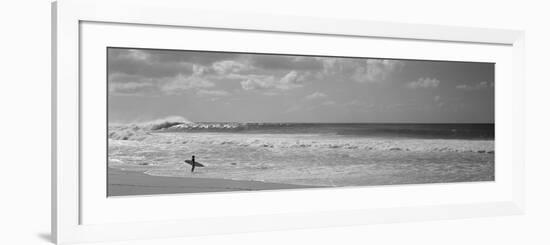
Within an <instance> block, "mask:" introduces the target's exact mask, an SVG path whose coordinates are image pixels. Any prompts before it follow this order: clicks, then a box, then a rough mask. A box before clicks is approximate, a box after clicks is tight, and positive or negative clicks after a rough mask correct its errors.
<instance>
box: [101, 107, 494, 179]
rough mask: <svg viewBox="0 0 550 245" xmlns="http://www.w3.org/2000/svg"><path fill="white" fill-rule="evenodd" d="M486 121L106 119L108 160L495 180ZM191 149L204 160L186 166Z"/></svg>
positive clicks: (233, 172)
mask: <svg viewBox="0 0 550 245" xmlns="http://www.w3.org/2000/svg"><path fill="white" fill-rule="evenodd" d="M493 132H494V126H493V125H424V124H423V125H417V124H388V125H386V124H316V123H307V124H304V123H299V124H298V123H234V122H229V123H227V122H206V123H194V122H189V121H187V120H183V119H177V118H175V119H171V120H166V119H165V120H157V121H154V122H148V123H129V124H111V125H109V132H108V138H109V141H108V143H109V147H108V148H109V157H108V159H109V162H108V164H109V167H112V168H118V169H122V170H131V171H140V172H144V173H146V174H148V175H154V176H172V177H190V178H217V179H220V178H221V179H231V180H254V181H265V182H273V183H286V184H300V185H312V186H362V185H386V184H418V183H443V182H470V181H493V180H494V136H493ZM191 155H195V156H196V158H197V161H199V162H201V163H203V164H205V165H206V167H205V168H201V169H198V171H196V172H194V173H191V172H190V169H189V165H187V164H183V161H184V160H186V159H190V158H191Z"/></svg>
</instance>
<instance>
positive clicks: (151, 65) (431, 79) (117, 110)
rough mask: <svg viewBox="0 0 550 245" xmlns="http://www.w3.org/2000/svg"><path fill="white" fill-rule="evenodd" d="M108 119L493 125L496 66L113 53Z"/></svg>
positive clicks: (138, 51)
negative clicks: (169, 118) (171, 118)
mask: <svg viewBox="0 0 550 245" xmlns="http://www.w3.org/2000/svg"><path fill="white" fill-rule="evenodd" d="M107 59H108V71H107V73H108V81H107V82H108V90H109V93H108V94H109V95H108V96H109V103H108V107H109V112H108V113H109V122H117V123H126V122H136V121H147V120H154V119H159V118H163V117H168V116H182V117H185V118H187V119H188V120H190V121H195V122H344V123H349V122H392V123H407V122H409V123H493V122H494V64H490V63H466V62H445V61H418V60H388V59H374V58H369V59H365V58H338V57H313V56H293V55H266V54H245V53H224V52H200V51H199V52H197V51H173V50H149V49H123V48H108V58H107Z"/></svg>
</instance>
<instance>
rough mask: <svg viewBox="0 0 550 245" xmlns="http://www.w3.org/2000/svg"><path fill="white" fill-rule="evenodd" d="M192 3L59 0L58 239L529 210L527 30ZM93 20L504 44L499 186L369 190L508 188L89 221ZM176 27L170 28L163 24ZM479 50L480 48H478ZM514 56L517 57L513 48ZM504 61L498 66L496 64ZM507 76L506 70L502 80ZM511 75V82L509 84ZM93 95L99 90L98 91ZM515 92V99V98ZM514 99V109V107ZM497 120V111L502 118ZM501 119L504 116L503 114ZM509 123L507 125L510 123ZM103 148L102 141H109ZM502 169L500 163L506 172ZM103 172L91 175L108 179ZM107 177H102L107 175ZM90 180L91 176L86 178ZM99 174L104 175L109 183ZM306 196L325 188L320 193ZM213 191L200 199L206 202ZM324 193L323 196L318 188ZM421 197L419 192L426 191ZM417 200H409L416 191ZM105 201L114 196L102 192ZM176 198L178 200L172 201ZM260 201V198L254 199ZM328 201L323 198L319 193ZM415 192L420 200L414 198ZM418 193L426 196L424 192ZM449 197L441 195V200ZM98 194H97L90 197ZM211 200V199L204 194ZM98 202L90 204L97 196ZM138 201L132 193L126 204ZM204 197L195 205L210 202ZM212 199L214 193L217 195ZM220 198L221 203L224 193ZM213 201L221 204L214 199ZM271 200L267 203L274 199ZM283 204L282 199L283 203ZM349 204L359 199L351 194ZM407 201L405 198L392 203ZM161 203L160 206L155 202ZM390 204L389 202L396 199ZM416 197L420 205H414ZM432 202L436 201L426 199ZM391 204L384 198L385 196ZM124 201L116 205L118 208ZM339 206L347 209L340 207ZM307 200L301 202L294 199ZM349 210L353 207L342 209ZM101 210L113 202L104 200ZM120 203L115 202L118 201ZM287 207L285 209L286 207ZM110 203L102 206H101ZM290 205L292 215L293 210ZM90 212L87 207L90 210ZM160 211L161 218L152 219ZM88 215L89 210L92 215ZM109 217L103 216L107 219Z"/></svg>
mask: <svg viewBox="0 0 550 245" xmlns="http://www.w3.org/2000/svg"><path fill="white" fill-rule="evenodd" d="M185 5H186V4H185V3H183V2H181V1H163V2H162V3H160V2H154V1H148V0H134V1H123V0H116V1H107V0H95V1H92V0H78V1H77V0H61V1H57V2H54V3H53V4H52V30H53V33H52V39H53V40H52V45H53V47H52V59H53V60H52V64H53V66H52V237H53V240H54V241H55V242H56V243H58V244H61V243H76V242H94V241H115V240H127V239H152V238H165V237H177V236H188V235H200V234H222V233H233V232H249V231H265V230H277V229H296V228H313V227H326V226H338V225H354V224H377V223H392V222H408V221H419V220H436V219H452V218H465V217H482V216H495V215H514V214H521V213H523V211H524V157H523V155H524V153H523V145H524V144H523V138H524V136H523V135H524V133H523V130H524V129H523V125H524V122H523V120H524V119H523V112H524V98H523V90H524V80H523V79H524V78H523V73H524V71H523V69H524V68H523V66H524V61H523V57H524V51H523V50H524V47H523V46H524V34H523V32H522V31H518V30H496V29H483V28H469V27H449V26H438V25H419V24H405V23H388V22H376V21H357V20H334V19H323V18H309V17H298V16H268V15H256V14H250V13H237V12H209V11H198V10H189V11H185V13H186V14H185V15H182V14H181V13H182V10H185V9H186V6H185ZM86 23H111V24H112V23H114V24H124V25H132V26H136V28H140V27H142V28H150V27H169V28H190V29H200V30H212V31H241V32H251V33H255V32H261V33H267V34H273V35H277V34H278V33H280V34H292V35H312V36H318V37H341V38H376V39H381V40H406V41H407V40H408V41H415V40H416V41H429V42H438V43H442V45H445V43H447V44H448V45H453V44H473V45H478V46H480V47H482V46H483V45H487V47H489V46H501V47H505V48H503V49H505V51H503V52H506V55H503V57H504V58H503V59H506V60H507V61H506V62H507V68H510V69H506V71H505V72H506V74H505V75H509V76H506V78H502V77H503V76H500V78H502V80H503V81H506V82H507V83H506V84H507V85H506V86H501V87H502V89H500V88H498V85H497V90H496V97H497V107H498V106H499V105H498V101H500V100H502V101H512V99H513V103H509V104H506V106H507V110H498V108H497V110H496V111H497V114H498V113H499V112H501V113H500V116H503V117H505V118H507V119H510V120H507V123H506V126H505V127H507V128H505V129H504V128H502V130H506V131H507V133H506V135H505V136H506V137H500V138H499V137H498V132H497V138H496V139H497V142H496V145H497V147H498V145H499V144H500V143H499V142H503V143H502V144H501V145H506V148H505V149H509V150H507V151H505V152H506V155H498V154H500V153H498V151H497V156H496V157H497V158H496V159H497V161H498V160H499V159H503V161H502V162H504V161H506V166H504V167H503V168H505V169H506V171H505V172H506V173H504V174H503V175H502V176H504V178H501V179H500V180H503V181H500V180H499V175H498V174H497V176H496V183H495V184H493V185H491V186H485V185H484V186H476V185H475V184H471V185H460V186H454V185H445V186H435V187H430V185H422V186H395V187H391V188H370V189H368V190H365V191H368V192H369V193H371V194H372V195H375V194H374V192H376V193H378V194H377V195H380V196H391V195H396V194H397V195H405V193H407V192H408V193H410V192H412V191H414V192H417V193H424V194H425V195H427V196H428V195H430V194H432V193H436V192H432V191H437V192H439V193H442V192H444V191H462V192H468V191H470V190H471V189H480V190H481V191H479V192H478V193H477V195H479V196H482V195H483V194H485V193H484V192H483V190H484V188H487V189H486V191H487V192H489V191H491V190H493V189H492V188H497V187H498V190H499V191H500V192H501V193H500V194H499V195H495V196H494V197H492V198H491V199H482V198H479V199H471V200H468V199H466V200H460V201H457V200H452V199H449V200H447V201H446V202H442V201H441V202H438V201H437V200H435V201H431V202H422V200H418V202H415V201H414V200H409V202H405V203H403V204H402V205H388V206H387V207H381V206H370V207H367V206H364V207H361V206H353V205H348V206H346V205H344V204H338V203H328V204H326V205H325V206H326V207H325V208H324V209H323V208H318V209H312V210H311V211H305V210H306V208H302V209H299V208H296V209H295V210H290V209H291V207H287V205H280V206H282V207H281V210H277V209H276V208H275V207H273V208H271V209H270V208H266V209H264V210H259V211H258V212H257V213H240V214H239V213H238V212H236V213H237V214H235V213H231V214H230V213H224V212H227V211H223V210H222V211H220V212H219V213H216V214H215V215H210V216H206V215H202V216H201V215H200V214H199V215H195V216H194V217H187V218H185V217H184V216H181V217H179V216H178V215H175V217H176V218H174V219H167V218H166V217H169V216H166V215H165V216H163V214H162V213H150V214H147V215H144V216H143V217H141V218H140V219H134V220H133V219H128V218H127V217H125V216H124V215H126V216H131V215H132V213H131V212H130V211H131V210H130V211H129V212H128V213H124V214H120V213H119V214H120V215H119V216H117V217H115V218H111V219H109V217H103V219H96V220H94V221H93V222H83V220H86V219H83V216H86V215H83V213H84V211H83V210H84V208H85V207H86V208H87V207H90V206H95V204H99V203H100V201H102V200H96V199H98V197H89V195H87V194H86V193H87V192H86V191H84V190H85V188H83V182H85V181H87V180H83V176H87V175H89V174H90V172H89V171H87V170H89V169H90V168H83V167H82V165H81V162H82V158H83V156H82V155H81V154H80V153H81V151H82V138H81V135H82V114H83V107H82V103H81V102H82V97H81V96H82V94H84V93H89V91H82V87H81V83H80V82H81V80H82V79H83V75H82V74H81V69H83V64H82V59H83V57H81V54H82V52H84V51H83V50H82V45H83V44H82V41H83V40H84V39H83V37H82V34H83V31H82V26H83V25H85V24H86ZM165 31H166V32H170V30H165ZM478 48H479V47H478ZM508 52H509V54H508ZM497 64H498V63H497ZM497 79H499V76H497ZM504 79H506V80H504ZM92 95H93V94H92ZM511 96H513V98H510V97H511ZM508 105H509V106H508ZM497 116H498V115H497ZM497 124H498V117H497ZM503 127H504V126H503ZM101 147H104V146H101ZM501 169H502V168H501ZM100 175H101V173H98V174H95V175H93V174H92V175H91V176H92V177H93V176H100ZM103 177H104V176H103ZM88 179H90V178H88ZM104 180H105V179H98V180H97V181H104ZM359 191H363V189H361V188H349V189H342V190H337V191H334V192H333V193H334V194H336V195H340V197H342V198H346V197H345V196H346V195H348V196H349V195H353V194H354V193H357V192H359ZM308 193H317V194H323V195H324V193H321V192H320V191H317V190H315V191H313V192H308ZM302 194H303V193H301V192H297V191H290V192H289V191H280V192H269V193H267V194H265V193H261V195H263V196H266V198H283V200H284V199H288V198H292V196H298V195H302ZM210 195H211V194H205V195H203V196H202V197H204V198H206V199H208V198H210V197H209V196H210ZM212 195H213V197H212V198H231V199H235V198H237V199H239V198H242V199H244V200H246V198H249V199H250V200H252V199H253V198H254V196H255V195H260V194H258V193H246V194H244V193H237V194H223V195H220V194H212ZM312 195H316V194H312ZM420 196H421V195H420ZM409 197H410V196H409ZM104 198H106V197H104ZM171 198H172V199H171ZM176 198H179V197H174V196H169V197H166V196H163V197H158V198H157V197H149V198H148V199H143V198H142V199H139V200H140V201H147V202H150V204H151V205H159V203H162V202H168V200H175V199H176ZM251 198H252V199H251ZM320 198H324V197H320ZM410 198H413V199H414V197H410ZM419 198H420V197H419ZM442 198H443V197H442ZM91 199H92V200H91ZM206 199H204V200H206ZM89 200H91V201H89ZM136 200H138V199H131V198H128V199H124V200H122V201H120V202H121V203H122V204H125V203H128V202H132V201H136ZM204 200H201V199H200V198H197V199H196V200H195V201H197V202H199V203H200V202H204ZM212 200H214V199H212ZM216 200H217V201H219V200H220V199H216ZM216 200H214V201H216ZM266 200H267V199H266ZM278 200H281V199H278ZM350 200H351V199H350ZM392 201H393V202H399V201H400V200H399V199H393V200H392ZM155 203H156V204H155ZM388 203H389V201H388ZM415 203H416V204H415ZM427 203H429V204H430V205H427ZM379 204H380V205H383V204H384V200H382V201H380V203H379ZM113 205H117V204H113ZM338 205H340V206H341V207H340V206H338ZM295 206H299V205H295ZM344 206H345V207H344ZM97 207H99V208H98V209H96V210H94V212H95V213H92V214H98V213H100V212H102V211H105V214H106V215H105V216H109V215H112V214H109V213H108V212H107V211H108V210H106V209H107V208H106V207H108V206H101V205H97ZM113 207H114V206H113ZM285 208H287V210H283V209H285ZM102 209H103V210H102ZM291 211H292V212H291ZM87 212H88V211H87ZM154 215H158V216H162V217H161V218H158V219H155V218H154V217H153V216H154ZM87 216H90V215H87ZM100 216H101V215H98V217H100Z"/></svg>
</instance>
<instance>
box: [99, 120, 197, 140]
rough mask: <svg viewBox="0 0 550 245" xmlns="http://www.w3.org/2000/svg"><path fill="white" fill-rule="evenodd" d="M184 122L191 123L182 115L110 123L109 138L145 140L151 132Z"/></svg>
mask: <svg viewBox="0 0 550 245" xmlns="http://www.w3.org/2000/svg"><path fill="white" fill-rule="evenodd" d="M182 123H191V122H190V121H189V120H187V119H186V118H185V117H182V116H170V117H166V118H162V119H157V120H152V121H145V122H135V123H128V124H118V123H114V124H110V125H109V139H114V140H138V141H141V140H144V139H145V138H147V136H149V135H151V132H153V131H156V130H163V129H166V128H170V127H172V126H175V125H179V124H182Z"/></svg>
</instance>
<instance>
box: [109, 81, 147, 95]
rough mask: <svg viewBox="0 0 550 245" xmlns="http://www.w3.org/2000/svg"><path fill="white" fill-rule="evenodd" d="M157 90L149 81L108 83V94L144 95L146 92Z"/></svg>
mask: <svg viewBox="0 0 550 245" xmlns="http://www.w3.org/2000/svg"><path fill="white" fill-rule="evenodd" d="M154 91H157V89H156V87H155V86H154V85H153V84H151V83H143V82H141V83H137V82H127V83H112V84H109V94H110V95H144V94H145V93H147V92H154Z"/></svg>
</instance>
